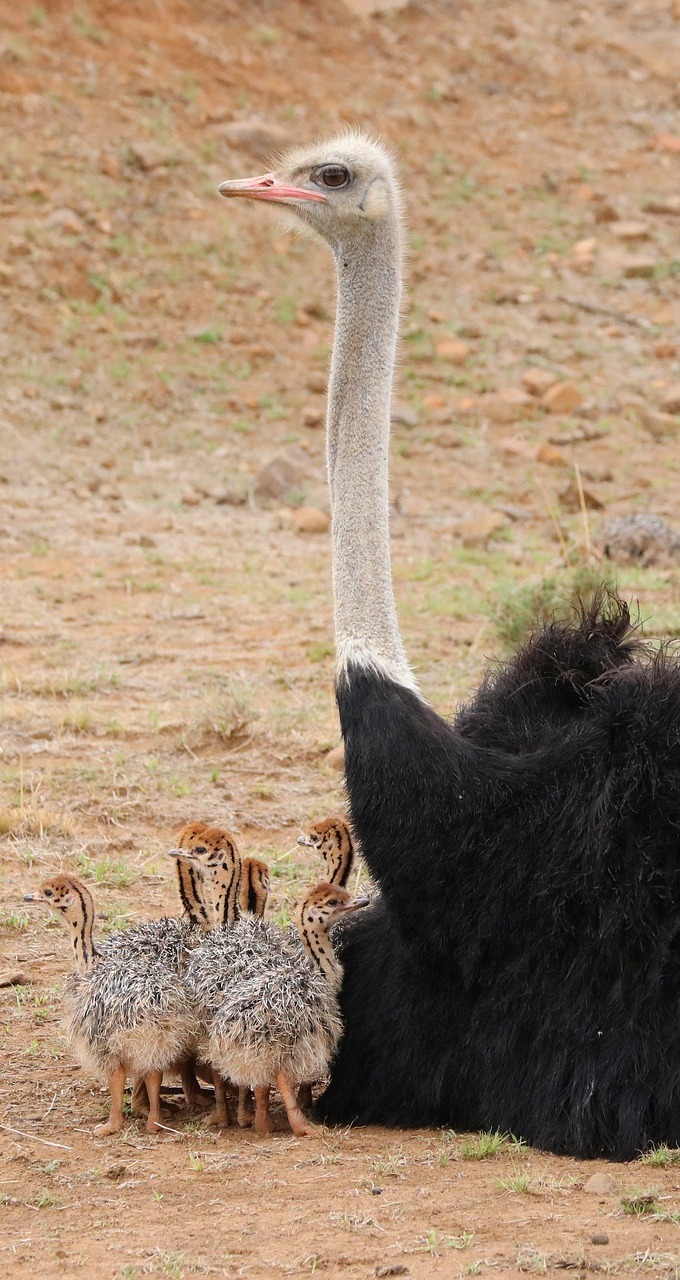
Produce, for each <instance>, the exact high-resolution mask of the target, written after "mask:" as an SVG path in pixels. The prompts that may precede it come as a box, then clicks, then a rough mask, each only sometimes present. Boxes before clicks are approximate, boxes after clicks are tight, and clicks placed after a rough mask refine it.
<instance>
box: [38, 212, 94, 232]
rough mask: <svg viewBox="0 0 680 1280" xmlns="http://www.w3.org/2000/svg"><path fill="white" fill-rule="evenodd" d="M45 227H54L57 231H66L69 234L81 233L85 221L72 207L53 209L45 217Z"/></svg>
mask: <svg viewBox="0 0 680 1280" xmlns="http://www.w3.org/2000/svg"><path fill="white" fill-rule="evenodd" d="M45 226H46V227H56V228H57V229H58V230H59V231H67V232H69V234H70V235H74V236H79V235H82V233H83V231H84V230H85V223H84V222H83V220H82V218H79V217H78V214H77V213H74V211H73V209H53V210H52V212H51V213H48V215H47V217H46V218H45Z"/></svg>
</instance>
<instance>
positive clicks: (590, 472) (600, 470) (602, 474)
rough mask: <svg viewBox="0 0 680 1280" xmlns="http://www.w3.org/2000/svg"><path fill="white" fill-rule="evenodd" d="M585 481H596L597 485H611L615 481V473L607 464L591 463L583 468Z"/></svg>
mask: <svg viewBox="0 0 680 1280" xmlns="http://www.w3.org/2000/svg"><path fill="white" fill-rule="evenodd" d="M581 475H582V477H583V479H584V480H594V481H595V483H596V484H609V483H610V481H612V480H613V479H614V472H613V471H612V469H611V467H608V466H607V464H606V462H589V463H588V464H587V466H582V467H581Z"/></svg>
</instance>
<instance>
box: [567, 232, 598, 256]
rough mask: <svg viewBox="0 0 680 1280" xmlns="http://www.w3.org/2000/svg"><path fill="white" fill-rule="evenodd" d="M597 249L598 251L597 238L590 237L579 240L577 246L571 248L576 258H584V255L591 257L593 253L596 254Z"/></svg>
mask: <svg viewBox="0 0 680 1280" xmlns="http://www.w3.org/2000/svg"><path fill="white" fill-rule="evenodd" d="M596 249H597V238H596V236H588V237H587V238H586V239H585V240H577V241H576V244H573V245H572V246H571V252H572V253H573V254H575V255H576V257H582V256H583V255H590V254H591V253H594V252H595V250H596Z"/></svg>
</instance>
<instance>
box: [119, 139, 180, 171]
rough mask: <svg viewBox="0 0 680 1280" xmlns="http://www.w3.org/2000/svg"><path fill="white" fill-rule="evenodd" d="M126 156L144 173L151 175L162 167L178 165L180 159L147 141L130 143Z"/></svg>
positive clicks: (176, 154) (174, 152) (168, 149)
mask: <svg viewBox="0 0 680 1280" xmlns="http://www.w3.org/2000/svg"><path fill="white" fill-rule="evenodd" d="M128 155H129V157H130V159H131V160H132V161H133V162H134V163H135V164H136V165H137V166H138V168H140V169H142V170H143V171H144V173H151V172H152V171H153V170H154V169H160V168H161V167H162V166H164V165H165V166H168V167H172V166H173V165H176V164H178V163H179V159H180V157H179V155H178V153H177V152H176V151H173V150H171V149H170V148H168V147H162V146H160V145H159V144H158V143H156V142H147V141H141V142H131V143H130V144H129V146H128Z"/></svg>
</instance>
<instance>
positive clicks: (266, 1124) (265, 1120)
mask: <svg viewBox="0 0 680 1280" xmlns="http://www.w3.org/2000/svg"><path fill="white" fill-rule="evenodd" d="M255 1132H256V1133H273V1132H274V1121H273V1120H272V1118H271V1116H270V1114H269V1085H268V1084H266V1085H262V1086H260V1088H258V1089H256V1090H255Z"/></svg>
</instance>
